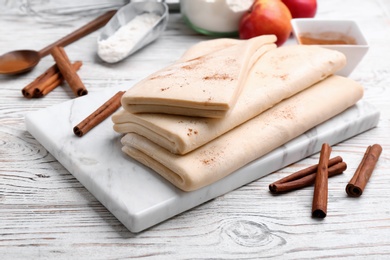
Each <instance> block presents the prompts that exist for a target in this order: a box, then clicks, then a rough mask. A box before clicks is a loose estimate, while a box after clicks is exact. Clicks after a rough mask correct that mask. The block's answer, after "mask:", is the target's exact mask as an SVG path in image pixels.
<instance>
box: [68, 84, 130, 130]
mask: <svg viewBox="0 0 390 260" xmlns="http://www.w3.org/2000/svg"><path fill="white" fill-rule="evenodd" d="M124 93H125V91H119V92H118V93H116V94H115V95H114V96H113V97H111V98H110V99H109V100H108V101H106V102H105V103H104V104H103V105H101V106H100V107H99V108H98V109H97V110H95V112H93V113H92V114H90V115H89V116H88V117H87V118H85V119H84V120H83V121H81V122H80V123H79V124H78V125H77V126H75V127H74V128H73V133H74V134H75V135H77V136H79V137H81V136H83V135H85V134H86V133H87V132H88V131H89V130H91V129H92V128H94V127H95V126H97V125H98V124H100V123H101V122H102V121H103V120H104V119H106V118H107V117H109V116H110V115H111V114H112V113H114V112H115V111H116V110H117V109H118V108H119V107H120V106H121V98H122V96H123V94H124Z"/></svg>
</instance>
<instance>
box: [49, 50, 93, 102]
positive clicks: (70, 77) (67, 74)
mask: <svg viewBox="0 0 390 260" xmlns="http://www.w3.org/2000/svg"><path fill="white" fill-rule="evenodd" d="M51 55H52V56H53V58H54V60H55V61H56V63H57V66H58V69H59V70H60V72H61V74H62V76H63V77H64V78H65V80H66V82H68V84H69V87H70V88H71V89H72V91H73V93H74V94H75V95H76V96H78V97H79V96H83V95H86V94H88V91H87V89H86V88H85V86H84V84H83V82H82V81H81V79H80V77H79V75H78V74H77V73H76V71H75V70H74V69H73V68H72V66H71V63H70V61H69V58H68V55H67V54H66V52H65V50H64V48H63V47H61V46H55V47H54V48H53V49H52V51H51Z"/></svg>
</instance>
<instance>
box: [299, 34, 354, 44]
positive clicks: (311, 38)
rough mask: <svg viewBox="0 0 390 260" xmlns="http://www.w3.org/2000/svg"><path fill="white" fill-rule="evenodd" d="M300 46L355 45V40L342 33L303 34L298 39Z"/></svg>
mask: <svg viewBox="0 0 390 260" xmlns="http://www.w3.org/2000/svg"><path fill="white" fill-rule="evenodd" d="M298 40H299V43H300V44H305V45H355V44H356V40H355V39H354V38H352V37H349V36H347V35H345V34H342V33H336V32H323V33H319V34H311V33H305V34H301V35H300V36H299V37H298Z"/></svg>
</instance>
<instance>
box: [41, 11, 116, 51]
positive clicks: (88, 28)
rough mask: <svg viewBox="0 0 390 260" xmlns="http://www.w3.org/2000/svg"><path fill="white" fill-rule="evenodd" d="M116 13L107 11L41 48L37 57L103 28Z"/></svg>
mask: <svg viewBox="0 0 390 260" xmlns="http://www.w3.org/2000/svg"><path fill="white" fill-rule="evenodd" d="M115 13H116V10H111V11H108V12H106V13H104V14H102V15H101V16H99V17H98V18H96V19H95V20H93V21H91V22H89V23H87V24H86V25H84V26H82V27H81V28H79V29H77V30H76V31H74V32H72V33H71V34H69V35H67V36H65V37H63V38H61V39H59V40H58V41H56V42H55V43H52V44H50V45H49V46H47V47H45V48H43V49H42V50H40V51H39V56H40V57H41V58H42V57H44V56H46V55H48V54H49V53H50V52H51V49H52V48H53V47H55V46H62V47H64V46H66V45H68V44H70V43H72V42H74V41H77V40H78V39H80V38H82V37H84V36H86V35H88V34H90V33H91V32H93V31H95V30H97V29H99V28H100V27H103V26H104V25H105V24H106V23H107V22H108V21H109V20H110V19H111V18H112V17H113V16H114V14H115Z"/></svg>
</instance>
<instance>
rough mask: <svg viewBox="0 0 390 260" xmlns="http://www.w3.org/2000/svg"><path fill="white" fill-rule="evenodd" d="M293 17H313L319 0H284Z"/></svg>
mask: <svg viewBox="0 0 390 260" xmlns="http://www.w3.org/2000/svg"><path fill="white" fill-rule="evenodd" d="M282 2H283V3H284V4H285V5H286V6H287V7H288V9H289V10H290V12H291V15H292V18H312V17H314V16H315V15H316V12H317V0H282Z"/></svg>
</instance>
